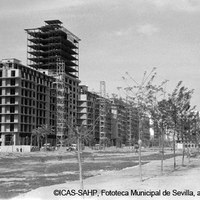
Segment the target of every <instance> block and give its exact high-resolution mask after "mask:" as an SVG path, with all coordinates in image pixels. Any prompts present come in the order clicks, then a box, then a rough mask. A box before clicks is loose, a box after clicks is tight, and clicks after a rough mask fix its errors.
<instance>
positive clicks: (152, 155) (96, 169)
mask: <svg viewBox="0 0 200 200" xmlns="http://www.w3.org/2000/svg"><path fill="white" fill-rule="evenodd" d="M170 157H172V154H171V153H168V154H166V156H165V159H167V158H170ZM82 158H83V171H84V178H88V177H91V176H96V175H100V174H102V173H103V172H107V171H119V170H121V169H124V168H128V167H133V166H136V165H138V155H137V154H136V153H135V152H133V151H132V150H113V151H85V152H83V154H82ZM160 158H161V155H160V154H159V153H158V152H154V151H153V152H144V153H143V156H142V162H143V164H146V163H148V162H150V161H152V160H159V159H160ZM78 178H79V176H78V164H77V155H76V152H64V151H61V152H59V151H55V152H33V153H26V154H25V153H15V154H13V153H1V154H0V198H2V199H6V198H7V199H9V198H11V197H15V196H17V195H19V194H22V193H26V192H28V191H31V190H33V189H36V188H39V187H43V186H50V185H55V184H60V183H65V182H66V181H74V180H78Z"/></svg>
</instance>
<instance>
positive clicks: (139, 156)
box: [138, 119, 142, 181]
mask: <svg viewBox="0 0 200 200" xmlns="http://www.w3.org/2000/svg"><path fill="white" fill-rule="evenodd" d="M138 145H139V154H138V158H139V173H140V181H142V162H141V145H142V141H141V122H140V119H139V140H138Z"/></svg>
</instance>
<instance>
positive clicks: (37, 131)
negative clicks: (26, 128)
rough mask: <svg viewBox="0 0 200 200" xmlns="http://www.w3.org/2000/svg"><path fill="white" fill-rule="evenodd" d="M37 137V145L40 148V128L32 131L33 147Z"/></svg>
mask: <svg viewBox="0 0 200 200" xmlns="http://www.w3.org/2000/svg"><path fill="white" fill-rule="evenodd" d="M34 136H36V137H37V144H38V147H40V131H39V129H38V128H35V129H33V130H32V134H31V146H32V145H33V144H32V143H33V137H34Z"/></svg>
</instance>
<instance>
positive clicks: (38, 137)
mask: <svg viewBox="0 0 200 200" xmlns="http://www.w3.org/2000/svg"><path fill="white" fill-rule="evenodd" d="M37 143H38V148H40V136H39V135H37Z"/></svg>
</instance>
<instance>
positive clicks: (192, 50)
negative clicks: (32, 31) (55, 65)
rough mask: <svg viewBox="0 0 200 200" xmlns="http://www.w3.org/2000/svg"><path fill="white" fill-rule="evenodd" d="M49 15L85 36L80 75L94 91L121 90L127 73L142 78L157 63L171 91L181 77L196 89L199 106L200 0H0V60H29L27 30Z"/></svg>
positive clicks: (79, 35) (137, 78)
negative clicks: (101, 82)
mask: <svg viewBox="0 0 200 200" xmlns="http://www.w3.org/2000/svg"><path fill="white" fill-rule="evenodd" d="M50 19H59V20H61V21H62V22H63V24H64V26H65V27H66V28H67V29H68V30H70V31H71V32H73V33H74V34H75V35H77V36H78V37H79V38H80V39H81V42H80V79H81V81H82V84H86V85H88V86H89V88H90V90H94V91H97V92H98V91H99V88H100V87H99V82H100V81H106V90H107V92H108V93H119V92H118V90H117V87H126V86H127V85H126V83H125V82H124V81H123V80H122V76H124V74H125V72H129V74H131V76H132V77H133V78H134V79H135V80H137V81H141V80H142V76H143V73H144V71H145V70H147V71H148V72H150V71H151V69H152V68H153V67H156V68H157V73H158V81H162V80H164V79H168V80H169V83H168V84H167V89H168V91H170V90H172V89H173V88H174V87H175V86H176V84H177V83H178V81H179V80H182V81H183V83H184V85H185V86H187V87H189V88H190V89H195V93H194V97H193V101H192V102H193V104H195V105H198V108H200V106H199V105H200V103H199V100H200V88H199V87H200V86H199V82H200V81H199V78H200V20H199V19H200V1H199V0H0V30H1V32H0V47H1V48H0V59H3V58H10V57H15V58H17V59H20V60H22V62H23V64H26V33H25V31H24V29H25V28H33V27H39V26H42V25H43V24H44V20H50ZM129 83H130V84H134V83H133V82H132V83H131V82H129Z"/></svg>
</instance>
